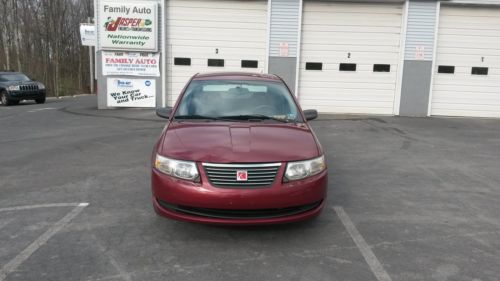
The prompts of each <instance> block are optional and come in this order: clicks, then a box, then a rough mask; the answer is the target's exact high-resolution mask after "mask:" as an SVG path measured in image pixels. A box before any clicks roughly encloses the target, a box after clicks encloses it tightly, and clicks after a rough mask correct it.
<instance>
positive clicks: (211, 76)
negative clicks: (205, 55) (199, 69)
mask: <svg viewBox="0 0 500 281" xmlns="http://www.w3.org/2000/svg"><path fill="white" fill-rule="evenodd" d="M193 80H249V81H250V80H251V81H255V80H257V81H259V80H260V81H275V82H281V79H280V78H279V77H278V76H277V75H274V74H262V73H253V72H211V73H198V74H196V75H195V76H194V77H193Z"/></svg>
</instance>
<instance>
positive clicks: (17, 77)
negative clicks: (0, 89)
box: [0, 73, 30, 82]
mask: <svg viewBox="0 0 500 281" xmlns="http://www.w3.org/2000/svg"><path fill="white" fill-rule="evenodd" d="M0 81H3V82H7V81H22V82H27V81H30V79H29V78H28V76H26V75H24V74H17V73H15V74H14V73H13V74H1V75H0Z"/></svg>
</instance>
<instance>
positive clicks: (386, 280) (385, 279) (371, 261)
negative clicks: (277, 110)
mask: <svg viewBox="0 0 500 281" xmlns="http://www.w3.org/2000/svg"><path fill="white" fill-rule="evenodd" d="M333 209H334V210H335V213H337V216H338V217H339V218H340V221H341V222H342V224H343V225H344V227H345V229H346V230H347V232H348V233H349V235H350V236H351V238H352V240H353V241H354V243H355V244H356V246H357V247H358V249H359V251H360V252H361V254H362V255H363V258H365V261H366V263H367V264H368V265H369V266H370V269H371V271H372V272H373V274H374V275H375V277H376V278H377V280H378V281H392V279H391V277H390V276H389V274H388V273H387V271H385V269H384V267H383V266H382V264H381V263H380V261H379V260H378V259H377V257H376V256H375V254H374V253H373V251H372V250H371V248H370V246H368V244H367V243H366V241H365V239H364V238H363V236H361V234H360V233H359V231H358V230H357V229H356V226H354V223H353V222H352V221H351V219H350V218H349V216H348V215H347V213H346V212H345V211H344V208H342V207H339V206H336V207H333ZM0 281H1V280H0Z"/></svg>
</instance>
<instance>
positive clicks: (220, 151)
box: [152, 73, 328, 225]
mask: <svg viewBox="0 0 500 281" xmlns="http://www.w3.org/2000/svg"><path fill="white" fill-rule="evenodd" d="M157 114H158V116H160V117H163V118H166V119H168V122H167V125H166V127H165V129H164V131H163V133H162V135H161V137H160V139H159V140H158V142H157V143H156V145H155V147H154V151H153V157H152V166H153V167H152V192H153V205H154V209H155V210H156V212H157V213H158V214H159V215H161V216H165V217H168V218H172V219H177V220H182V221H189V222H198V223H207V224H230V225H259V224H277V223H289V222H296V221H302V220H306V219H310V218H313V217H316V216H318V215H319V214H320V213H321V210H322V208H323V205H324V204H325V198H326V195H327V186H328V173H327V165H326V161H325V156H324V152H323V149H322V147H321V145H320V143H319V141H318V139H317V138H316V136H315V134H314V132H313V130H312V128H311V127H310V125H309V124H308V121H309V120H313V119H315V118H317V116H318V113H317V111H316V110H306V111H301V109H300V106H299V104H298V103H297V100H296V99H295V97H294V95H293V94H292V93H291V92H290V90H289V88H288V87H287V86H286V84H285V83H284V82H283V80H282V79H281V78H279V77H277V76H275V75H263V74H250V73H214V74H202V75H200V74H197V75H195V76H194V77H192V78H191V80H190V81H189V82H188V84H187V85H186V87H185V88H184V90H183V92H182V93H181V95H180V96H179V99H178V101H177V104H176V105H175V107H173V108H161V109H157Z"/></svg>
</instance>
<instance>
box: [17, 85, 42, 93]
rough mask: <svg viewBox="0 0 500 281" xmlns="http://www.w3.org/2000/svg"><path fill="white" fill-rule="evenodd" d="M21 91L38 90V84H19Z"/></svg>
mask: <svg viewBox="0 0 500 281" xmlns="http://www.w3.org/2000/svg"><path fill="white" fill-rule="evenodd" d="M19 89H20V90H21V91H25V92H26V91H38V85H21V86H19Z"/></svg>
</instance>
